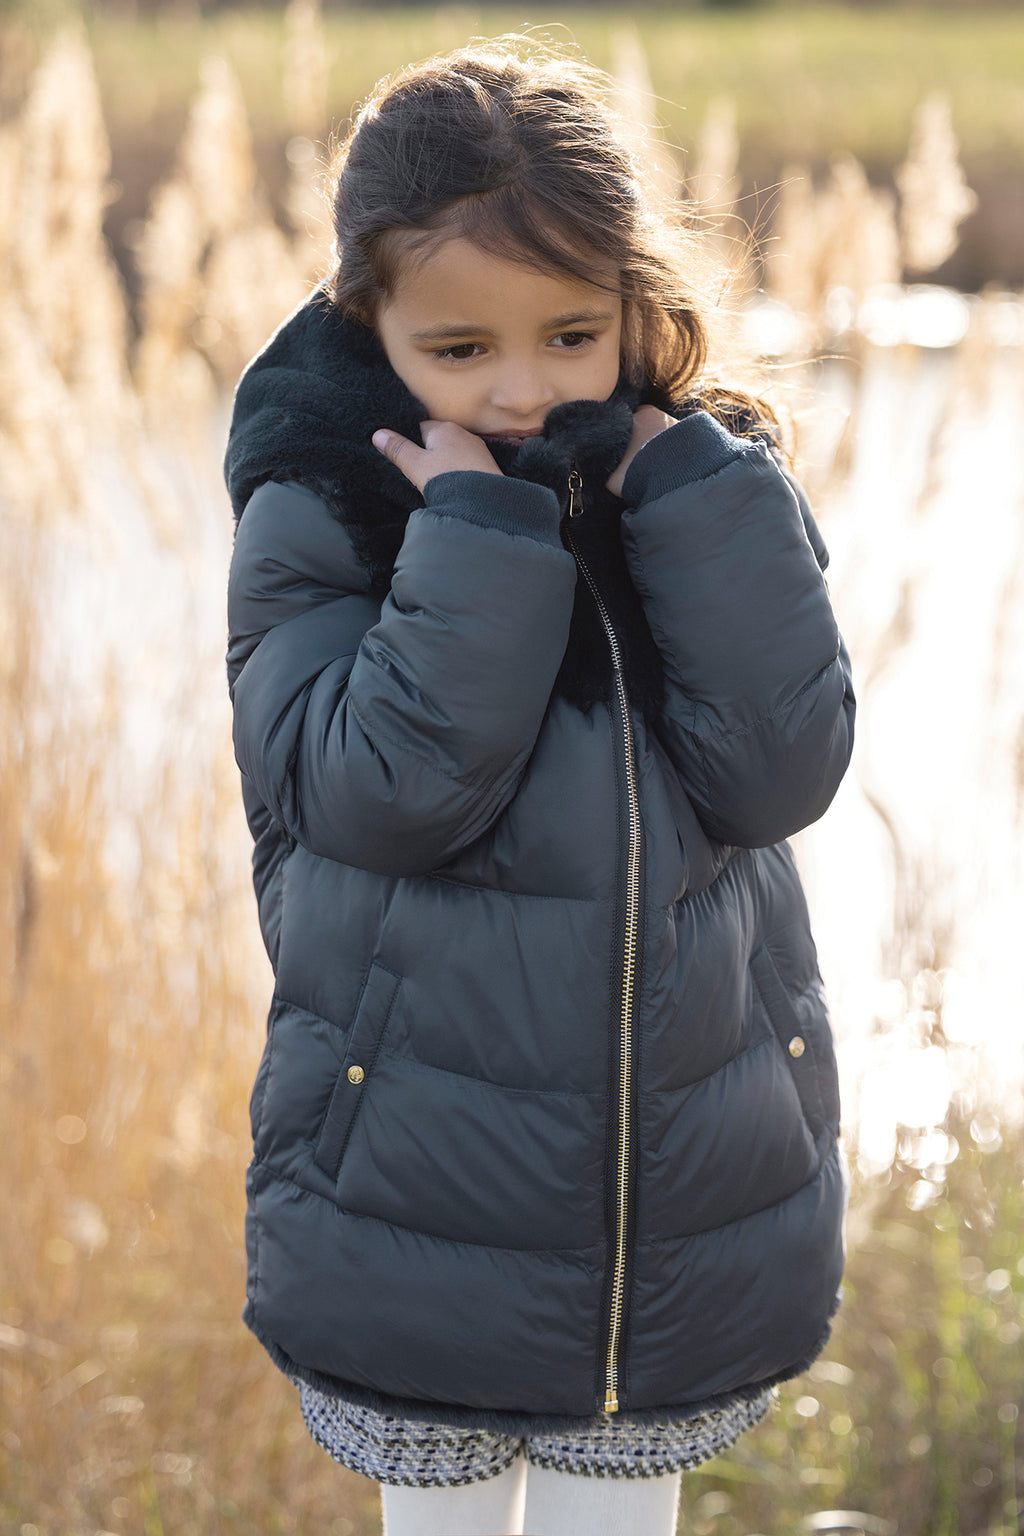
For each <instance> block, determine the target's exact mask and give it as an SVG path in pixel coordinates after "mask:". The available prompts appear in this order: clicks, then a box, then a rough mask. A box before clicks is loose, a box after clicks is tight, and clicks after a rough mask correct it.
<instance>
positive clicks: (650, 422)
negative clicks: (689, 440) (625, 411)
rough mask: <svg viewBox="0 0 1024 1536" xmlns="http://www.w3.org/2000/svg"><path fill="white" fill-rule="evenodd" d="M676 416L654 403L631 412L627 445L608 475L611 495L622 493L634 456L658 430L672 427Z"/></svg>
mask: <svg viewBox="0 0 1024 1536" xmlns="http://www.w3.org/2000/svg"><path fill="white" fill-rule="evenodd" d="M675 424H676V418H675V417H674V416H668V415H666V413H665V412H664V411H659V410H658V408H657V406H655V405H642V406H641V407H640V409H639V410H638V411H634V413H633V435H632V436H631V437H630V439H629V446H628V447H627V449H626V452H625V454H624V455H623V458H622V462H621V463H620V464H619V467H618V468H617V469H616V470H614V471H613V473H612V474H610V475H609V476H608V479H607V481H606V484H607V486H608V489H609V490H610V491H611V493H612V495H613V496H621V495H622V484H623V481H624V480H625V478H626V470H627V469H628V468H629V466H630V465H631V464H632V462H633V460H634V459H635V458H636V456H637V454H638V453H639V452H640V449H641V448H642V447H643V446H644V444H645V443H649V442H650V440H651V438H652V437H657V435H658V433H659V432H664V430H665V428H666V427H674V426H675Z"/></svg>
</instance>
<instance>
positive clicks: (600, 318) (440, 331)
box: [409, 309, 615, 341]
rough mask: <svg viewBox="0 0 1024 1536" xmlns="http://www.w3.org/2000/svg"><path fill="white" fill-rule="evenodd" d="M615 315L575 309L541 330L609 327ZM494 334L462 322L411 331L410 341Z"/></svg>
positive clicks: (606, 311)
mask: <svg viewBox="0 0 1024 1536" xmlns="http://www.w3.org/2000/svg"><path fill="white" fill-rule="evenodd" d="M614 319H615V315H614V314H613V312H612V311H611V310H609V309H576V310H573V311H572V312H571V313H570V314H565V315H553V316H552V317H551V319H550V320H545V322H544V324H543V325H542V327H541V329H542V330H545V331H565V330H569V329H570V327H572V326H574V325H610V324H611V322H612V321H613V320H614ZM494 334H495V333H494V332H493V331H492V330H491V329H490V328H489V327H488V326H486V325H467V324H465V322H464V321H454V322H453V323H452V324H451V325H430V326H427V327H426V328H425V329H424V330H422V331H413V332H412V334H411V335H410V337H409V340H410V341H454V340H456V338H458V337H460V336H470V337H472V336H486V337H488V338H493V336H494Z"/></svg>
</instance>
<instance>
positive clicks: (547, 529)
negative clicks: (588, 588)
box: [423, 469, 562, 549]
mask: <svg viewBox="0 0 1024 1536" xmlns="http://www.w3.org/2000/svg"><path fill="white" fill-rule="evenodd" d="M423 504H424V506H426V507H429V508H430V510H431V511H432V512H437V513H438V514H440V516H442V517H461V518H464V519H465V521H466V522H467V523H478V524H479V525H480V526H481V527H482V528H498V529H500V530H501V532H502V533H512V534H526V535H527V536H528V537H529V538H531V539H537V540H539V541H540V543H542V544H555V545H557V546H558V548H559V549H561V547H562V541H561V539H560V538H559V536H558V524H559V520H560V513H559V506H558V497H557V496H556V495H555V493H554V491H552V490H549V488H548V487H547V486H546V485H536V484H534V482H533V481H530V480H514V479H511V478H509V477H508V476H507V475H492V474H490V473H488V471H487V470H483V469H450V470H448V471H447V473H446V474H443V475H435V476H434V477H433V479H431V480H428V481H427V484H426V489H425V490H424V492H423Z"/></svg>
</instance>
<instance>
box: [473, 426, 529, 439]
mask: <svg viewBox="0 0 1024 1536" xmlns="http://www.w3.org/2000/svg"><path fill="white" fill-rule="evenodd" d="M543 430H544V428H543V427H524V428H523V429H522V430H521V431H519V432H481V434H480V436H481V437H484V438H488V437H489V438H490V439H491V441H492V442H494V443H521V442H523V440H524V439H525V438H527V437H540V435H541V433H542V432H543Z"/></svg>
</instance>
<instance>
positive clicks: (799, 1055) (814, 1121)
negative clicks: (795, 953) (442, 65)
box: [750, 944, 838, 1140]
mask: <svg viewBox="0 0 1024 1536" xmlns="http://www.w3.org/2000/svg"><path fill="white" fill-rule="evenodd" d="M750 972H751V975H752V976H753V978H754V985H755V986H756V988H757V991H758V995H759V996H760V998H761V1002H762V1004H763V1005H764V1010H765V1013H766V1014H767V1015H768V1019H769V1021H770V1023H771V1026H772V1029H773V1030H774V1032H775V1035H776V1038H777V1039H778V1042H779V1044H780V1046H781V1047H782V1049H783V1051H784V1052H785V1055H786V1060H787V1062H788V1063H789V1070H790V1074H791V1076H792V1078H793V1083H794V1085H795V1087H796V1091H797V1094H798V1096H799V1099H800V1107H801V1108H802V1110H803V1113H804V1118H805V1120H806V1121H807V1125H808V1128H809V1129H810V1131H811V1134H812V1135H813V1136H814V1138H815V1140H817V1138H818V1136H820V1134H821V1132H822V1131H823V1130H824V1128H825V1126H826V1124H827V1123H829V1122H828V1116H827V1115H826V1112H825V1104H824V1099H823V1095H822V1089H823V1083H822V1073H823V1072H829V1073H830V1074H831V1078H830V1083H831V1080H832V1079H834V1078H835V1061H834V1059H833V1057H832V1053H831V1051H829V1052H828V1053H827V1056H828V1060H826V1061H821V1060H819V1057H818V1042H817V1041H816V1040H815V1039H812V1029H813V1028H814V1027H815V1026H814V1025H812V1023H811V1021H810V1020H808V1021H807V1022H806V1023H805V1022H803V1021H802V1020H801V1018H800V1015H799V1013H798V1012H797V1009H796V1006H795V1004H794V1003H793V1000H792V998H791V997H790V995H789V993H788V991H787V990H786V987H785V984H784V983H783V980H782V977H781V976H780V975H779V972H778V970H777V968H776V965H775V961H774V960H773V959H772V956H771V953H770V951H769V950H768V948H767V946H766V945H764V944H762V945H761V947H760V949H757V950H755V951H754V953H753V954H752V955H751V957H750ZM829 1097H830V1100H834V1102H835V1110H836V1113H835V1115H834V1117H833V1118H834V1121H835V1122H836V1123H837V1122H838V1091H837V1090H834V1091H832V1092H830V1094H829ZM834 1128H835V1125H834V1126H833V1129H834Z"/></svg>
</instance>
